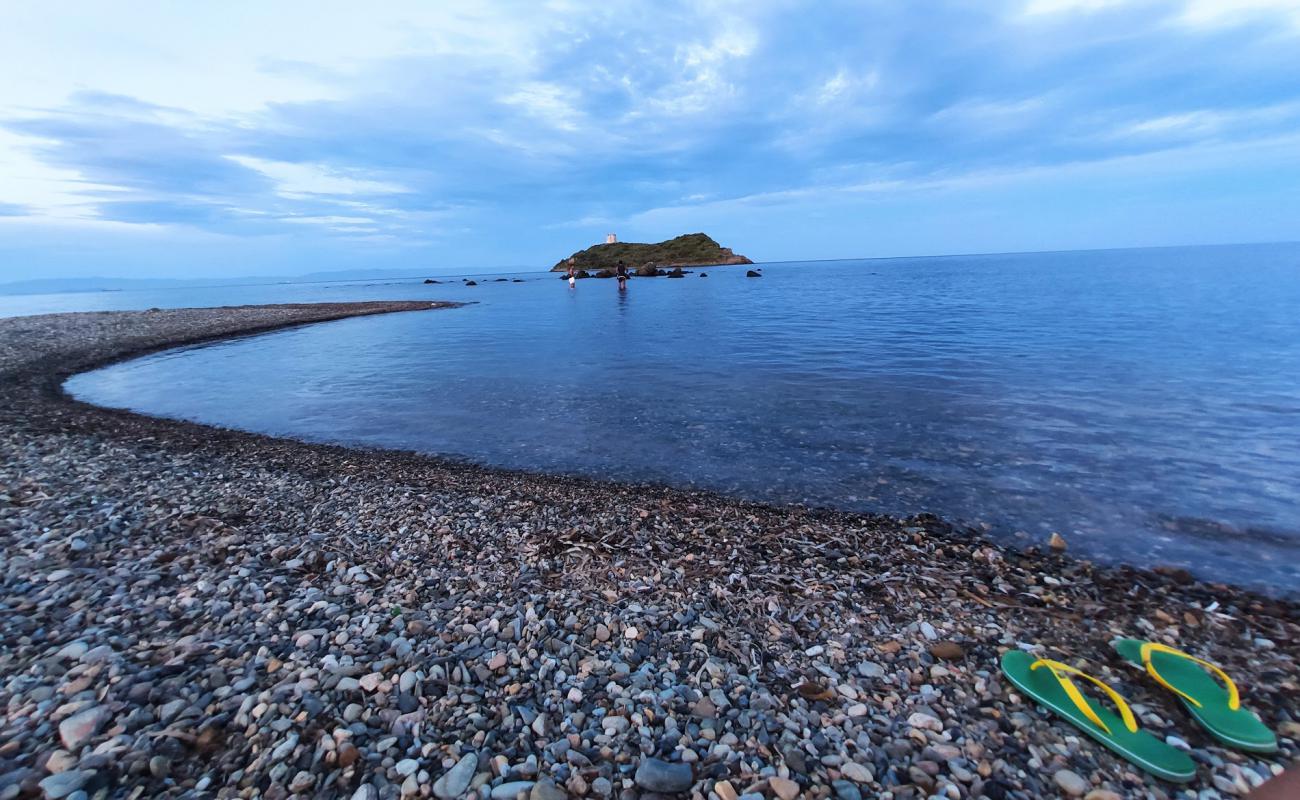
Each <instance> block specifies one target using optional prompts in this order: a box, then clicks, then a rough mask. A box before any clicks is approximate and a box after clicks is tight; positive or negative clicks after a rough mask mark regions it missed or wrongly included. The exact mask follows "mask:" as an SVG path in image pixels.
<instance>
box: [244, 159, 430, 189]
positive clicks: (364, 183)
mask: <svg viewBox="0 0 1300 800" xmlns="http://www.w3.org/2000/svg"><path fill="white" fill-rule="evenodd" d="M226 158H228V159H230V160H231V161H234V162H236V163H238V164H242V165H243V166H245V167H248V168H250V169H255V170H257V171H258V172H260V173H262V174H263V175H265V176H267V177H268V178H270V179H271V180H273V181H275V183H276V194H278V195H280V196H281V197H288V198H293V199H302V198H306V197H311V196H312V195H354V194H362V195H373V194H402V193H406V192H409V191H411V190H410V189H408V188H406V187H405V186H402V185H400V184H397V183H392V182H389V181H377V180H371V179H369V178H366V177H358V174H359V173H358V171H357V170H342V169H337V168H334V167H329V166H327V165H325V164H294V163H290V162H287V161H270V160H267V159H264V158H254V157H253V156H243V155H232V156H226Z"/></svg>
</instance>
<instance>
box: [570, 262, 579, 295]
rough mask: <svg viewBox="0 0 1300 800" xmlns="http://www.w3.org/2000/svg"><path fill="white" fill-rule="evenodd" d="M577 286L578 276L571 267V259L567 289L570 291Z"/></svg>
mask: <svg viewBox="0 0 1300 800" xmlns="http://www.w3.org/2000/svg"><path fill="white" fill-rule="evenodd" d="M577 285H578V275H577V272H576V270H575V268H574V266H573V259H569V288H570V289H572V288H573V287H574V286H577Z"/></svg>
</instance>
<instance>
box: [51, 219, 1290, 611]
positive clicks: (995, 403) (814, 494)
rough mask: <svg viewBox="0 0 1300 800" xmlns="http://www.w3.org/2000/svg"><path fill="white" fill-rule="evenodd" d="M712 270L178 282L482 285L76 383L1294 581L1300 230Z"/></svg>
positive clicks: (371, 292)
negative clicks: (944, 520)
mask: <svg viewBox="0 0 1300 800" xmlns="http://www.w3.org/2000/svg"><path fill="white" fill-rule="evenodd" d="M706 271H707V272H708V273H709V277H708V278H700V277H698V276H697V275H690V276H688V277H686V278H684V279H681V280H670V279H663V278H660V279H653V280H646V279H639V280H633V281H632V282H631V284H630V287H629V289H628V291H627V292H626V294H619V292H618V291H617V290H616V287H615V284H614V283H613V282H612V281H598V280H588V281H582V282H580V283H579V284H578V286H577V288H576V289H575V290H570V289H569V288H568V287H567V286H566V285H565V284H564V282H563V281H561V280H557V279H554V278H552V277H550V276H545V277H543V276H539V275H528V276H524V277H528V278H530V279H532V280H529V282H527V283H486V282H484V283H480V285H479V286H477V287H468V288H467V287H462V286H459V285H452V286H448V285H441V286H424V285H421V284H420V283H418V282H416V281H410V282H385V283H383V284H373V285H368V286H367V285H362V284H356V283H353V284H346V285H332V286H329V288H321V287H322V286H326V285H322V284H315V285H311V286H302V285H298V286H289V287H278V288H279V294H278V295H277V294H276V291H275V289H276V288H277V287H272V288H271V289H269V290H265V289H264V290H259V291H260V295H259V296H252V297H250V296H249V295H248V294H244V295H238V296H239V297H240V299H239V300H231V299H229V298H228V295H229V294H230V293H231V292H230V290H229V289H223V290H222V292H224V293H225V294H223V295H222V298H221V299H218V300H213V301H212V302H210V303H204V302H196V300H195V298H194V297H193V295H194V291H193V290H186V291H185V292H181V293H178V296H179V294H188V295H190V297H189V298H188V299H186V300H185V301H183V302H180V301H178V302H177V303H176V304H178V305H199V304H219V303H228V302H275V301H280V302H283V301H288V300H314V299H338V300H344V299H381V298H388V297H410V298H429V299H434V298H440V299H454V300H464V299H474V300H477V301H479V302H478V303H477V304H476V305H472V306H468V307H464V308H459V309H453V310H447V311H437V312H432V313H427V314H398V315H392V316H384V317H372V318H359V319H351V320H344V321H340V322H334V323H328V324H323V325H315V326H311V327H306V328H300V329H294V330H288V331H283V332H279V333H274V334H269V335H265V336H258V337H253V338H247V339H240V340H235V341H229V342H223V343H218V344H212V345H206V346H201V347H194V348H185V349H181V350H175V351H170V352H167V353H162V354H159V355H155V356H151V357H147V358H143V359H140V360H137V361H132V362H128V363H124V364H119V365H115V366H112V367H109V368H106V369H103V370H99V371H96V372H92V373H88V374H86V375H81V376H77V377H75V378H74V379H72V380H71V381H70V382H69V388H70V390H71V391H72V392H73V394H75V395H76V396H78V397H81V398H83V399H87V400H90V401H92V402H96V403H100V404H103V405H109V406H115V407H125V408H132V409H135V410H139V411H144V412H147V413H151V414H158V415H162V416H170V417H178V418H185V419H194V420H200V421H204V422H209V423H215V424H220V425H225V426H230V427H236V428H243V429H247V430H253V431H261V432H266V433H273V434H283V435H290V436H296V437H300V438H304V439H309V440H316V441H333V442H343V443H351V444H364V445H373V446H383V447H395V448H405V449H414V450H419V451H424V452H429V453H440V454H448V455H453V456H458V457H464V458H468V459H471V460H473V461H477V462H482V463H488V464H494V465H502V466H507V467H515V468H525V469H533V470H546V471H561V472H572V473H582V474H590V475H597V476H606V477H612V478H618V479H626V480H634V481H656V482H664V483H670V484H675V485H683V486H698V487H705V488H710V489H715V490H719V491H722V492H724V493H728V494H732V495H737V496H742V497H747V498H754V499H761V500H772V501H780V502H805V503H809V504H815V505H828V506H835V507H840V508H849V509H862V510H872V511H887V512H892V513H900V514H906V513H912V512H919V511H932V512H935V513H938V514H941V515H943V516H946V517H948V518H949V519H952V520H954V521H957V522H962V523H967V524H974V525H982V526H986V527H987V528H988V529H989V530H990V531H991V535H993V536H995V537H1002V538H1006V539H1009V540H1011V541H1026V542H1043V541H1045V540H1046V538H1047V537H1048V535H1049V534H1050V532H1052V531H1057V532H1060V533H1061V534H1062V535H1064V536H1065V537H1066V539H1067V540H1068V541H1069V543H1070V548H1071V551H1072V552H1075V553H1082V554H1085V555H1088V556H1091V557H1094V558H1097V559H1100V560H1107V561H1116V560H1123V561H1128V562H1133V563H1139V564H1154V563H1170V564H1182V565H1186V566H1188V567H1189V568H1191V569H1192V570H1193V571H1194V572H1196V573H1198V574H1200V575H1203V576H1206V577H1210V578H1215V579H1226V580H1232V581H1235V582H1239V583H1243V584H1248V585H1255V586H1268V587H1273V588H1281V589H1284V590H1294V589H1297V588H1300V567H1297V561H1298V559H1297V556H1300V246H1294V245H1291V246H1251V247H1217V248H1186V249H1160V250H1128V251H1100V252H1076V253H1054V254H1032V255H1008V256H978V257H948V258H926V259H892V260H877V261H845V262H822V263H808V264H771V265H766V266H764V267H763V272H764V275H765V277H763V278H761V279H747V278H745V277H744V270H743V269H737V268H719V269H709V270H706ZM480 280H481V279H480ZM121 294H127V293H121ZM153 294H154V295H163V294H165V292H157V293H153ZM169 304H171V303H167V302H158V300H157V298H156V296H155V297H154V298H153V299H152V300H150V302H149V303H148V305H169Z"/></svg>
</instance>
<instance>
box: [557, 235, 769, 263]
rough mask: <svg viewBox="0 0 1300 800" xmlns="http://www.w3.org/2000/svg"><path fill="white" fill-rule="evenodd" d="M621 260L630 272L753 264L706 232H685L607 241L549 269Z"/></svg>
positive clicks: (581, 251) (562, 260)
mask: <svg viewBox="0 0 1300 800" xmlns="http://www.w3.org/2000/svg"><path fill="white" fill-rule="evenodd" d="M620 261H622V262H623V263H624V264H626V265H627V268H628V270H629V271H637V270H641V269H643V268H657V267H705V266H716V265H721V264H752V263H754V262H753V261H750V260H749V259H748V258H745V257H744V256H738V255H736V254H735V253H733V252H732V251H731V248H730V247H723V246H721V245H720V244H718V243H717V242H715V241H713V239H712V238H710V237H709V236H708V235H707V234H703V233H687V234H684V235H682V236H678V237H677V238H675V239H669V240H668V241H666V242H659V243H658V244H643V243H640V242H609V243H606V244H597V245H592V246H591V247H588V248H587V249H586V250H579V251H578V252H576V253H574V254H573V255H571V256H569V257H568V258H565V259H561V260H560V262H559V263H558V264H556V265H555V266H554V267H553V268H552V270H551V271H552V272H566V271H567V270H568V269H569V267H570V265H572V266H573V267H574V268H576V269H580V270H601V269H612V268H613V267H615V266H617V265H618V263H619V262H620Z"/></svg>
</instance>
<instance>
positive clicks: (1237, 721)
mask: <svg viewBox="0 0 1300 800" xmlns="http://www.w3.org/2000/svg"><path fill="white" fill-rule="evenodd" d="M1114 646H1115V649H1116V650H1117V651H1118V652H1119V654H1120V655H1121V656H1122V657H1123V658H1125V659H1126V660H1128V661H1130V662H1131V663H1134V664H1136V665H1138V666H1142V667H1144V668H1145V669H1146V670H1147V672H1148V674H1150V675H1151V676H1152V677H1153V678H1154V679H1155V680H1156V682H1157V683H1159V684H1160V685H1162V686H1164V687H1166V688H1168V689H1170V690H1172V691H1173V692H1174V693H1175V694H1177V695H1178V697H1179V699H1180V700H1182V702H1183V705H1185V706H1186V707H1187V709H1188V711H1189V712H1190V713H1191V714H1192V717H1193V718H1194V719H1196V720H1197V721H1198V722H1200V723H1201V725H1203V726H1204V727H1205V728H1206V730H1208V731H1209V732H1210V733H1211V734H1212V735H1213V736H1215V737H1216V738H1218V739H1219V740H1220V741H1222V742H1224V743H1225V744H1229V745H1231V746H1233V747H1239V748H1242V749H1246V750H1251V751H1253V752H1272V751H1274V750H1276V749H1277V739H1276V737H1275V736H1274V735H1273V733H1272V732H1271V731H1269V730H1268V728H1266V727H1265V726H1264V724H1263V723H1262V722H1260V721H1259V718H1258V717H1256V716H1255V715H1254V714H1252V713H1251V712H1250V711H1247V710H1246V709H1244V708H1242V707H1241V702H1240V697H1239V695H1238V692H1237V687H1236V685H1235V684H1234V683H1233V682H1232V680H1231V679H1230V678H1229V677H1228V676H1227V674H1226V673H1224V672H1223V670H1221V669H1219V668H1218V667H1216V666H1214V665H1213V664H1210V663H1209V662H1207V661H1203V660H1201V659H1199V658H1196V657H1195V656H1191V655H1188V654H1187V653H1183V652H1182V651H1179V650H1175V649H1174V648H1172V647H1167V646H1165V645H1162V644H1159V643H1157V642H1144V641H1141V640H1137V639H1120V640H1118V641H1116V642H1115V643H1114ZM1202 668H1205V669H1209V670H1210V672H1211V673H1213V674H1214V675H1217V676H1218V677H1220V678H1221V679H1222V680H1223V681H1224V685H1223V686H1220V685H1219V684H1218V683H1216V682H1215V681H1214V680H1213V678H1211V677H1210V675H1209V674H1207V673H1206V672H1205V670H1204V669H1202ZM1002 672H1003V673H1004V674H1005V675H1006V676H1007V678H1008V679H1009V680H1010V681H1011V682H1012V683H1013V684H1014V685H1015V686H1016V687H1017V688H1019V689H1020V690H1021V691H1022V692H1024V693H1025V694H1027V695H1029V696H1030V697H1032V698H1034V699H1035V700H1037V701H1038V702H1039V703H1041V704H1043V705H1045V706H1047V707H1048V708H1050V709H1052V710H1053V711H1054V712H1056V713H1057V714H1058V715H1060V716H1062V717H1064V718H1065V719H1067V720H1069V721H1070V722H1072V723H1074V725H1075V726H1076V727H1078V728H1079V729H1080V730H1082V731H1083V732H1084V733H1086V734H1088V735H1089V736H1091V737H1092V738H1093V739H1096V740H1097V741H1098V742H1100V743H1101V744H1103V745H1104V746H1106V747H1108V748H1110V749H1111V750H1113V751H1114V752H1116V753H1118V754H1119V755H1121V756H1123V757H1124V758H1126V759H1128V760H1129V761H1131V762H1133V763H1134V764H1136V765H1137V766H1139V767H1141V768H1142V769H1144V770H1146V771H1147V772H1150V773H1151V774H1152V775H1155V776H1156V777H1159V778H1163V779H1165V780H1167V781H1172V782H1175V783H1186V782H1187V781H1190V780H1191V779H1192V778H1194V777H1195V776H1196V764H1195V762H1193V761H1192V759H1191V758H1190V757H1189V756H1188V755H1187V754H1186V753H1184V752H1183V751H1181V750H1178V749H1176V748H1174V747H1171V746H1170V745H1168V744H1166V743H1165V742H1162V741H1161V740H1160V739H1158V738H1157V737H1155V736H1153V735H1151V733H1149V732H1148V731H1144V730H1140V729H1139V728H1138V725H1137V720H1136V719H1135V718H1134V716H1133V712H1132V710H1131V709H1130V708H1129V707H1128V703H1127V702H1125V700H1124V698H1123V697H1122V696H1120V694H1119V693H1118V692H1116V691H1115V690H1114V689H1112V688H1110V687H1109V686H1107V685H1106V684H1105V683H1103V682H1102V681H1100V680H1098V679H1097V678H1094V677H1093V676H1091V675H1088V674H1087V673H1085V672H1083V671H1082V670H1079V669H1076V668H1075V667H1072V666H1070V665H1069V664H1063V663H1061V662H1060V661H1053V660H1051V659H1046V658H1039V659H1035V658H1034V657H1033V656H1031V655H1029V654H1028V653H1025V652H1022V651H1020V650H1011V651H1008V652H1007V653H1006V654H1004V655H1003V656H1002ZM1071 676H1077V677H1080V678H1083V679H1084V680H1087V681H1088V682H1090V683H1092V684H1093V685H1095V686H1096V687H1098V688H1099V689H1101V690H1102V692H1103V693H1104V694H1105V695H1106V697H1108V698H1109V699H1110V701H1111V702H1112V703H1113V704H1114V706H1115V709H1116V710H1117V711H1118V712H1119V714H1118V715H1116V714H1115V713H1114V712H1112V711H1110V710H1109V709H1106V708H1104V707H1102V706H1101V705H1099V704H1098V703H1096V702H1094V701H1092V700H1090V699H1089V698H1087V697H1086V696H1084V694H1083V693H1082V692H1081V691H1080V690H1079V687H1078V686H1077V685H1076V684H1075V683H1074V681H1073V680H1072V679H1071Z"/></svg>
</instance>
